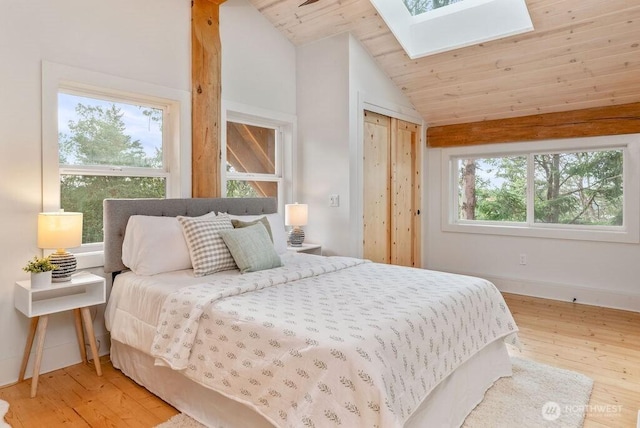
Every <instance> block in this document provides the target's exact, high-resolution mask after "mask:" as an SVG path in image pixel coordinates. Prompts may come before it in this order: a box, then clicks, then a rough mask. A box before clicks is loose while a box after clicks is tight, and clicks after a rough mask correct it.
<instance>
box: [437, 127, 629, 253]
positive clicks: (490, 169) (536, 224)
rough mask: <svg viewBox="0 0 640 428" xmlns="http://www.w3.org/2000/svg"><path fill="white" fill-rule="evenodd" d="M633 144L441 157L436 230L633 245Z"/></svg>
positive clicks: (579, 143) (581, 143) (572, 144)
mask: <svg viewBox="0 0 640 428" xmlns="http://www.w3.org/2000/svg"><path fill="white" fill-rule="evenodd" d="M587 141H588V142H589V143H594V142H595V143H598V144H599V145H600V147H597V148H592V147H594V144H588V143H587ZM554 143H555V144H554ZM639 143H640V139H639V138H638V136H615V137H597V138H595V139H576V140H574V141H571V140H560V141H556V142H545V143H540V144H538V146H546V147H543V148H541V149H540V150H539V151H535V152H531V151H526V152H524V151H523V152H519V153H518V152H511V153H505V154H501V153H495V154H492V153H488V152H489V151H490V149H488V148H486V147H484V148H483V147H475V148H469V149H462V148H459V149H458V148H457V149H448V150H445V151H444V152H443V153H446V154H445V159H446V160H445V162H446V164H443V169H444V170H445V171H446V174H447V175H448V176H447V177H446V180H447V181H449V182H450V183H451V187H450V189H451V193H450V195H448V196H445V203H444V204H443V206H445V207H447V208H448V207H450V209H447V210H446V211H445V212H443V214H444V216H445V218H446V219H447V220H446V222H444V221H443V226H444V229H445V230H450V231H465V232H474V233H475V232H478V233H495V234H511V235H527V236H541V237H542V236H544V237H557V238H568V239H571V238H575V239H596V240H612V241H622V242H637V240H638V215H637V214H638V206H639V202H638V199H640V198H639V197H638V191H637V190H638V187H639V186H638V180H637V176H638V172H637V169H638V167H639V166H640V165H638V145H639ZM558 145H564V146H566V148H557V146H558ZM504 146H506V147H508V148H509V149H513V148H523V147H525V146H526V145H524V143H522V144H511V145H502V147H504ZM554 146H556V147H554ZM552 147H553V148H554V149H553V150H549V148H552ZM493 148H494V149H496V148H500V147H496V146H493ZM463 151H466V152H467V153H464V154H463V153H462V152H463ZM483 152H486V153H483ZM449 198H450V202H447V200H449Z"/></svg>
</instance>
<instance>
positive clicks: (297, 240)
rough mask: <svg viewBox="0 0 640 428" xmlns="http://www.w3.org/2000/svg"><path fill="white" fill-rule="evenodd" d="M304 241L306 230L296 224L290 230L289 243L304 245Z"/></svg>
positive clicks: (296, 245)
mask: <svg viewBox="0 0 640 428" xmlns="http://www.w3.org/2000/svg"><path fill="white" fill-rule="evenodd" d="M303 242H304V230H302V228H301V227H299V226H294V227H292V228H291V230H290V231H289V245H291V246H292V247H302V243H303Z"/></svg>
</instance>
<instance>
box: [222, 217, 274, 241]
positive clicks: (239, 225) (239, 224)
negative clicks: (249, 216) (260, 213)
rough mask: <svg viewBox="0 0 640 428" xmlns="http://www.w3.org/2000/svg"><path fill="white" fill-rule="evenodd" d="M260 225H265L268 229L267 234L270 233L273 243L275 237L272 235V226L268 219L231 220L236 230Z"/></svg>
mask: <svg viewBox="0 0 640 428" xmlns="http://www.w3.org/2000/svg"><path fill="white" fill-rule="evenodd" d="M258 223H262V224H263V225H264V227H265V228H266V229H267V232H269V239H271V242H273V235H272V234H271V225H270V224H269V220H267V218H266V217H261V218H259V219H257V220H253V221H242V220H231V224H232V225H233V228H234V229H242V228H243V227H249V226H253V225H254V224H258Z"/></svg>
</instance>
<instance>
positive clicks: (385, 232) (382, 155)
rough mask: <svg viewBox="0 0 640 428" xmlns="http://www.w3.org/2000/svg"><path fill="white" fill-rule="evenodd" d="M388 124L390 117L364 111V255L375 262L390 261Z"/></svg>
mask: <svg viewBox="0 0 640 428" xmlns="http://www.w3.org/2000/svg"><path fill="white" fill-rule="evenodd" d="M390 125H391V121H390V118H388V117H386V116H383V115H380V114H376V113H372V112H369V111H365V115H364V147H363V153H364V218H363V220H364V221H363V223H364V233H363V255H364V258H365V259H369V260H372V261H374V262H377V263H389V262H390V261H391V249H390V233H391V227H390V221H389V220H390V218H389V217H390V212H389V205H390V178H389V177H390V175H389V173H390V165H391V164H390V160H389V157H390V153H389V141H390V138H391V126H390Z"/></svg>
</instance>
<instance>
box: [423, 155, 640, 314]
mask: <svg viewBox="0 0 640 428" xmlns="http://www.w3.org/2000/svg"><path fill="white" fill-rule="evenodd" d="M441 154H442V150H440V149H428V167H427V170H428V180H427V181H428V183H429V191H428V197H429V199H428V204H427V206H428V208H427V216H428V236H429V239H428V240H427V242H426V248H427V267H428V268H429V269H435V270H444V271H449V272H456V273H464V274H470V275H475V276H480V277H484V278H487V279H489V280H491V281H493V282H494V283H495V284H496V286H498V288H500V289H501V290H503V291H510V292H514V293H517V294H526V295H532V296H537V297H546V298H552V299H558V300H566V301H572V300H573V298H576V299H577V300H576V301H577V302H578V303H585V304H593V305H599V306H608V307H614V308H621V309H630V310H635V311H640V280H639V279H638V278H640V263H638V260H640V245H638V244H618V243H606V242H593V241H576V240H564V239H543V238H526V237H512V236H494V235H480V234H470V233H453V232H443V231H442V230H441V207H442V204H441V196H442V180H441ZM636 221H637V219H636ZM521 253H524V254H526V255H527V264H526V265H525V266H521V265H520V264H519V256H520V254H521Z"/></svg>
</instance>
